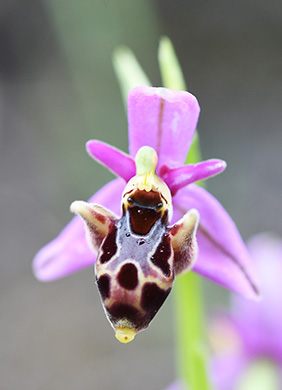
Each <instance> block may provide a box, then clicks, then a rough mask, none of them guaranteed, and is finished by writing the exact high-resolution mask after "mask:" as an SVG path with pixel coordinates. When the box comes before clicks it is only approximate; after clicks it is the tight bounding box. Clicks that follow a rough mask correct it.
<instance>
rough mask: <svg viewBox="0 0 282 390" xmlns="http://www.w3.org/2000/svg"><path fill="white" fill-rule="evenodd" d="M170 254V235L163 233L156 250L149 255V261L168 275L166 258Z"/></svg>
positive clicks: (169, 272)
mask: <svg viewBox="0 0 282 390" xmlns="http://www.w3.org/2000/svg"><path fill="white" fill-rule="evenodd" d="M170 256H171V247H170V237H169V235H168V234H164V236H163V238H162V241H161V242H160V244H159V245H158V247H157V249H156V252H155V253H154V254H153V255H152V256H151V259H150V260H151V261H152V263H153V264H154V265H156V266H157V267H159V268H160V269H161V270H162V271H163V273H164V274H165V275H166V276H170V274H171V270H170V267H169V264H168V259H169V258H170Z"/></svg>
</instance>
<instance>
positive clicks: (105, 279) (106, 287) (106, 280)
mask: <svg viewBox="0 0 282 390" xmlns="http://www.w3.org/2000/svg"><path fill="white" fill-rule="evenodd" d="M110 283H111V281H110V277H109V275H102V276H101V277H100V278H99V279H97V286H98V289H99V291H100V294H101V297H102V298H103V299H106V298H109V296H110Z"/></svg>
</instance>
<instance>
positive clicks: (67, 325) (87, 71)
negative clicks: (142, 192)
mask: <svg viewBox="0 0 282 390" xmlns="http://www.w3.org/2000/svg"><path fill="white" fill-rule="evenodd" d="M161 35H167V36H169V37H170V38H171V39H172V41H173V43H174V45H175V49H176V52H177V54H178V57H179V59H180V62H181V64H182V67H183V70H184V73H185V77H186V81H187V85H188V88H189V90H190V91H191V92H192V93H193V94H195V95H196V96H197V98H198V99H199V102H200V105H201V110H202V111H201V115H200V121H199V126H198V127H199V133H200V139H201V146H202V152H203V157H204V158H205V159H207V158H211V157H218V158H222V159H225V160H226V161H227V162H228V169H227V170H226V171H225V173H223V174H222V175H220V176H218V177H217V178H215V179H212V180H210V181H209V182H208V188H209V190H210V191H211V192H212V193H213V194H214V195H215V196H216V197H217V198H218V199H219V200H220V201H221V202H222V203H223V205H224V206H225V207H226V209H227V210H228V211H229V212H230V214H231V215H232V216H233V218H234V220H235V222H236V224H237V225H238V227H239V229H240V231H241V233H242V235H243V237H244V238H245V239H247V238H248V237H249V236H251V235H253V234H255V233H257V232H261V231H265V230H274V231H277V232H278V233H280V234H281V233H282V228H281V192H282V182H281V163H282V156H281V147H282V132H281V123H282V113H281V111H282V110H281V103H282V88H281V83H282V50H281V39H282V3H281V2H278V1H274V0H269V1H258V0H256V1H255V0H245V1H243V0H237V1H226V0H225V1H224V0H214V1H213V2H208V1H204V0H200V1H199V0H197V1H195V0H192V1H187V0H186V1H184V0H183V1H180V0H175V1H168V0H155V1H149V0H135V1H130V0H120V1H114V0H97V1H95V0H92V1H91V0H87V1H86V0H81V1H75V0H58V1H56V0H49V1H48V0H46V1H43V0H41V1H39V0H30V1H23V0H2V1H1V2H0V118H1V127H0V148H1V153H0V170H1V186H0V193H1V209H0V213H1V234H0V242H1V263H0V267H1V268H0V270H1V271H0V302H1V306H0V315H1V318H0V324H1V325H0V339H1V340H0V342H1V348H0V387H1V389H5V390H14V389H22V390H26V389H28V390H38V389H40V390H49V389H53V390H57V389H69V390H71V389H83V390H84V389H85V390H88V389H95V390H96V389H97V390H100V389H107V390H114V389H123V390H131V389H133V388H134V389H143V388H146V389H147V390H158V389H163V388H164V387H165V386H166V385H168V384H169V383H170V382H171V381H172V380H173V379H174V378H175V366H174V350H173V338H174V330H173V297H170V298H169V300H168V302H167V303H166V304H165V306H164V307H163V309H162V310H161V311H160V313H159V314H158V316H157V317H156V319H155V320H154V321H153V323H152V324H151V326H150V328H149V329H148V330H147V331H146V332H144V333H142V334H140V335H139V336H138V337H137V338H136V340H135V341H134V342H133V343H131V344H129V345H126V346H125V345H121V344H119V343H118V342H117V341H116V340H115V338H114V334H113V331H112V329H111V327H110V325H109V324H108V322H107V320H106V318H105V316H104V313H103V310H102V307H101V304H100V301H99V298H98V293H97V291H96V287H95V285H94V282H93V280H94V279H93V270H92V269H86V270H83V271H81V272H79V273H77V274H74V275H72V276H70V277H68V278H65V279H62V280H59V281H56V282H52V283H46V284H44V283H40V282H38V281H37V280H35V278H34V277H33V275H32V272H31V261H32V258H33V256H34V255H35V253H36V252H37V251H38V250H39V249H40V248H41V247H42V246H43V245H44V244H46V243H47V242H48V241H49V240H51V239H52V238H54V237H55V236H56V235H57V234H58V233H59V232H60V230H61V229H62V228H63V227H64V226H65V224H66V223H67V222H68V221H69V220H70V218H71V215H70V213H69V205H70V203H71V202H72V201H73V200H75V199H88V198H89V197H90V196H91V195H92V194H93V193H94V192H95V191H96V190H97V189H99V188H100V187H101V186H102V185H103V184H105V183H106V182H107V181H108V180H110V179H111V178H112V175H111V174H110V173H108V172H107V171H106V170H105V169H104V168H102V167H101V166H99V165H98V164H96V163H95V162H94V161H92V160H91V159H90V158H89V157H88V156H87V154H86V153H85V149H84V144H85V141H87V140H88V139H91V138H98V139H101V140H103V141H106V142H109V143H111V144H113V145H115V146H117V147H119V148H121V149H123V150H125V151H127V121H126V117H125V114H124V110H123V106H122V101H121V96H120V92H119V89H118V85H117V82H116V79H115V76H114V73H113V69H112V65H111V55H112V51H113V49H114V48H115V47H116V46H117V45H119V44H126V45H128V46H129V47H130V48H131V49H132V50H133V51H134V53H135V54H136V56H137V58H138V59H139V61H140V63H141V64H142V66H143V67H144V69H145V71H146V72H147V74H148V76H149V78H150V79H151V81H152V82H153V84H154V85H155V86H158V85H160V83H161V81H160V75H159V71H158V65H157V48H158V42H159V38H160V36H161ZM204 285H205V288H206V289H207V290H208V292H209V297H210V298H209V300H208V301H207V306H208V310H209V311H211V310H212V308H213V307H214V306H215V305H217V303H218V302H223V303H224V302H225V301H226V298H227V292H226V291H225V290H224V289H223V288H220V287H218V286H215V285H213V284H212V283H210V282H208V281H205V282H204Z"/></svg>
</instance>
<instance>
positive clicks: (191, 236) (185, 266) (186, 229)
mask: <svg viewBox="0 0 282 390" xmlns="http://www.w3.org/2000/svg"><path fill="white" fill-rule="evenodd" d="M157 160H158V158H157V154H156V152H155V151H154V149H152V148H150V147H148V146H144V147H142V148H140V149H139V151H138V153H137V155H136V158H135V164H136V176H134V177H133V178H132V179H131V180H130V181H129V182H128V183H127V185H126V187H125V190H124V192H123V195H122V201H121V202H122V216H121V218H118V217H117V216H116V215H114V214H113V213H112V212H111V211H109V210H107V209H105V208H104V207H102V206H99V205H97V204H89V203H86V202H82V201H75V202H73V204H72V205H71V211H72V212H74V213H77V214H79V215H80V216H81V217H82V218H83V219H84V221H85V223H86V231H87V236H88V240H89V243H90V245H91V246H92V247H93V249H94V250H95V251H98V257H97V261H96V264H95V275H96V283H97V286H98V290H99V293H100V296H101V301H102V304H103V307H104V310H105V313H106V315H107V318H108V319H109V321H110V323H111V325H112V326H113V328H114V330H115V335H116V338H117V339H118V340H119V341H120V342H122V343H128V342H129V341H131V340H133V339H134V337H135V335H136V333H137V332H139V331H141V330H144V329H146V328H147V327H148V325H149V324H150V322H151V321H152V319H153V318H154V316H155V315H156V313H157V312H158V310H159V309H160V307H161V306H162V304H163V303H164V301H165V299H166V298H167V296H168V294H169V293H170V291H171V288H172V284H173V281H174V277H175V275H177V274H180V273H183V272H186V271H188V270H189V269H191V267H192V266H193V264H194V261H195V259H196V255H197V244H196V238H195V234H196V229H197V225H198V220H199V216H198V212H197V210H195V209H192V210H190V211H189V212H188V213H187V214H185V215H184V217H183V218H181V220H180V221H178V222H177V223H176V224H174V225H173V226H169V222H170V219H171V214H172V200H171V194H170V190H169V188H168V187H167V185H166V184H165V183H164V182H163V181H162V180H161V179H160V178H159V177H158V176H157V175H156V173H155V168H156V165H157Z"/></svg>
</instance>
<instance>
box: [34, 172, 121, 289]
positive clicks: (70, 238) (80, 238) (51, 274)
mask: <svg viewBox="0 0 282 390" xmlns="http://www.w3.org/2000/svg"><path fill="white" fill-rule="evenodd" d="M124 185H125V183H124V181H123V180H122V179H116V180H113V181H111V182H110V183H108V184H107V185H105V186H104V187H103V188H101V189H100V190H99V191H98V192H97V193H96V194H95V195H93V197H92V198H90V199H89V201H90V202H92V203H98V204H100V205H102V206H105V207H107V208H109V209H110V210H112V211H113V212H114V213H116V214H118V215H120V213H121V210H120V204H121V194H122V191H123V189H124ZM95 259H96V255H95V254H94V253H93V252H92V251H91V250H90V248H89V246H88V244H87V242H86V236H85V229H84V223H83V221H82V220H81V218H80V217H74V218H73V219H72V221H71V222H70V223H69V224H68V225H67V226H66V227H65V228H64V229H63V231H62V232H61V233H60V235H59V236H58V237H57V238H55V239H54V240H53V241H51V242H50V243H49V244H47V245H46V246H45V247H43V248H42V249H41V250H40V251H39V252H38V253H37V255H36V256H35V258H34V261H33V272H34V274H35V276H36V277H37V278H38V279H39V280H41V281H46V282H47V281H51V280H55V279H59V278H62V277H64V276H66V275H69V274H71V273H73V272H76V271H78V270H80V269H82V268H84V267H87V266H90V265H92V264H94V262H95Z"/></svg>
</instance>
